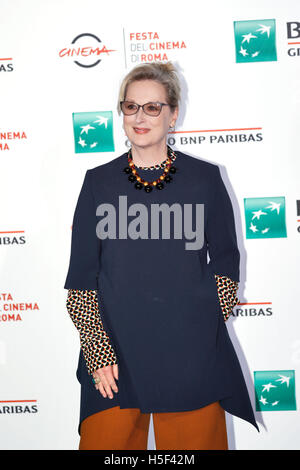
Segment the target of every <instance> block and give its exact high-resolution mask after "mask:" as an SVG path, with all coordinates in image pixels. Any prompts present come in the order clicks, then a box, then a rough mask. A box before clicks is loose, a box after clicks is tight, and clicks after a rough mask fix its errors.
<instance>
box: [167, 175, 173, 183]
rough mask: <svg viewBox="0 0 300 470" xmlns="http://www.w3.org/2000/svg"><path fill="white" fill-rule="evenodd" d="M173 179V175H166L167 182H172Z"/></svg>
mask: <svg viewBox="0 0 300 470" xmlns="http://www.w3.org/2000/svg"><path fill="white" fill-rule="evenodd" d="M172 179H173V178H172V176H170V175H167V176H166V177H165V182H166V183H170V182H171V181H172Z"/></svg>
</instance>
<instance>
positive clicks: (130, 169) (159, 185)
mask: <svg viewBox="0 0 300 470" xmlns="http://www.w3.org/2000/svg"><path fill="white" fill-rule="evenodd" d="M167 149H168V157H167V158H166V159H165V160H164V161H163V162H161V163H159V164H157V165H152V166H148V167H147V166H146V167H139V166H135V164H134V163H133V161H132V154H131V148H130V149H129V151H128V154H127V158H128V166H127V167H126V168H124V170H123V171H124V172H125V173H126V174H127V175H128V174H129V176H128V180H129V181H130V182H131V183H134V182H135V185H134V187H135V188H136V189H142V188H144V190H145V191H146V193H150V192H151V191H152V189H153V188H156V189H159V190H160V189H164V187H165V186H164V184H163V182H165V183H170V182H171V181H172V180H173V178H172V177H171V176H170V174H169V173H171V174H172V175H174V174H175V173H176V171H177V168H176V167H175V166H174V165H172V163H173V162H174V161H175V160H176V153H175V152H174V150H172V149H171V147H169V146H168V145H167ZM136 168H139V169H140V170H157V169H160V168H164V172H163V174H162V175H161V176H160V177H159V178H157V179H156V180H154V181H146V180H144V179H143V178H142V177H141V176H139V174H138V172H137V170H136Z"/></svg>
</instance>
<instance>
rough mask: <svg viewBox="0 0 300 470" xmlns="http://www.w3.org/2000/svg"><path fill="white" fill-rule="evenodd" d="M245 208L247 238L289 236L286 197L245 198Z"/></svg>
mask: <svg viewBox="0 0 300 470" xmlns="http://www.w3.org/2000/svg"><path fill="white" fill-rule="evenodd" d="M244 207H245V220H246V238H284V237H286V236H287V234H286V223H285V198H284V197H250V198H245V199H244Z"/></svg>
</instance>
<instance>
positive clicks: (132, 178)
mask: <svg viewBox="0 0 300 470" xmlns="http://www.w3.org/2000/svg"><path fill="white" fill-rule="evenodd" d="M128 179H129V181H131V183H133V182H134V181H136V176H134V175H129V176H128Z"/></svg>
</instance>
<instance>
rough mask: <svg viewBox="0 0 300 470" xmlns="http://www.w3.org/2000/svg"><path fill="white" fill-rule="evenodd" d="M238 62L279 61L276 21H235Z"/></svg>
mask: <svg viewBox="0 0 300 470" xmlns="http://www.w3.org/2000/svg"><path fill="white" fill-rule="evenodd" d="M234 36H235V52H236V62H267V61H273V60H277V53H276V29H275V20H249V21H234Z"/></svg>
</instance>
